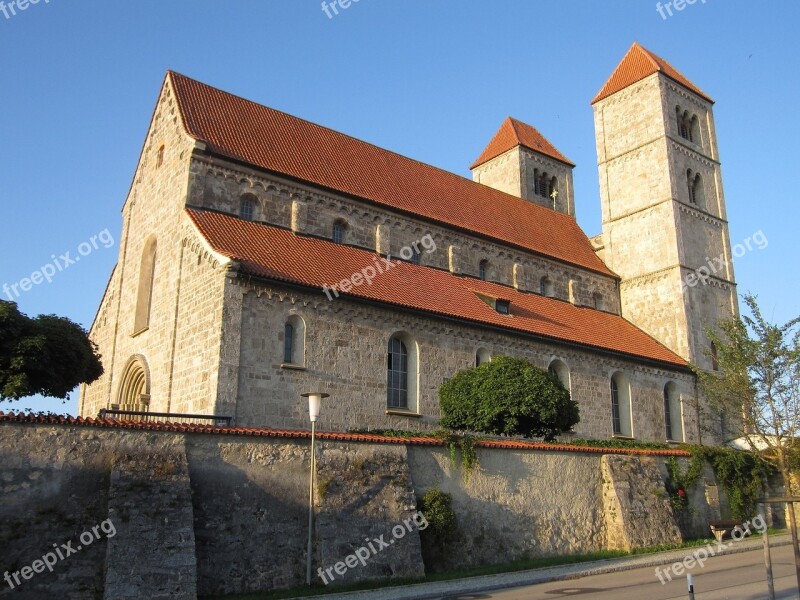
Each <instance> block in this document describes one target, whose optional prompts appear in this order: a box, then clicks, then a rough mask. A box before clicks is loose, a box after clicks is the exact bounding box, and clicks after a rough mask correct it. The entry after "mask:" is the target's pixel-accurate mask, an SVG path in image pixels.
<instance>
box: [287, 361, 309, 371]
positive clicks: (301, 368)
mask: <svg viewBox="0 0 800 600" xmlns="http://www.w3.org/2000/svg"><path fill="white" fill-rule="evenodd" d="M281 369H288V370H290V371H305V370H306V367H305V365H295V364H293V363H281Z"/></svg>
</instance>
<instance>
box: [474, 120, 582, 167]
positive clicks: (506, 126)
mask: <svg viewBox="0 0 800 600" xmlns="http://www.w3.org/2000/svg"><path fill="white" fill-rule="evenodd" d="M517 146H523V147H525V148H528V149H529V150H533V151H534V152H541V153H542V154H545V155H547V156H549V157H550V158H555V159H556V160H557V161H560V162H563V163H565V164H567V165H569V166H571V167H574V166H575V163H573V162H571V161H570V160H569V159H568V158H567V157H566V156H564V155H563V154H561V152H559V151H558V150H557V149H556V147H555V146H553V144H551V143H550V142H549V141H548V139H547V138H546V137H544V136H543V135H542V134H541V133H539V131H538V130H537V129H536V128H535V127H533V126H532V125H528V124H527V123H523V122H522V121H517V120H516V119H514V118H512V117H507V118H506V120H505V121H503V124H502V125H501V126H500V129H498V130H497V133H496V134H494V137H493V138H492V140H491V141H490V142H489V145H488V146H486V148H485V149H484V150H483V152H482V153H481V155H480V156H479V157H478V159H477V160H476V161H475V162H474V163H472V165H470V167H469V168H470V169H474V168H475V167H478V166H480V165H482V164H483V163H486V162H489V161H490V160H492V159H493V158H496V157H498V156H500V155H501V154H504V153H505V152H508V151H509V150H511V149H512V148H516V147H517Z"/></svg>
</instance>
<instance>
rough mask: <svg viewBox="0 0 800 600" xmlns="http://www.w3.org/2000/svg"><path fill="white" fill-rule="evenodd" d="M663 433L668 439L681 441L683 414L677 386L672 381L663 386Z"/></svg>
mask: <svg viewBox="0 0 800 600" xmlns="http://www.w3.org/2000/svg"><path fill="white" fill-rule="evenodd" d="M664 425H665V427H664V433H665V435H666V438H667V439H668V440H670V441H675V442H682V441H683V416H682V415H681V398H680V395H679V394H678V386H676V385H675V384H674V383H673V382H672V381H670V382H669V383H667V385H665V386H664Z"/></svg>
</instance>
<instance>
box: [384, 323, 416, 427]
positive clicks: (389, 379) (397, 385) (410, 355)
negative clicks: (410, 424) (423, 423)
mask: <svg viewBox="0 0 800 600" xmlns="http://www.w3.org/2000/svg"><path fill="white" fill-rule="evenodd" d="M418 352H419V350H418V346H417V343H416V342H415V341H414V340H413V339H412V338H411V337H410V336H409V335H408V334H405V333H396V334H394V335H393V336H391V337H390V338H389V344H388V348H387V363H386V407H387V408H388V409H389V410H401V411H406V410H407V411H411V412H418V402H417V394H418V380H419V377H418V373H419V359H418V356H419V355H418Z"/></svg>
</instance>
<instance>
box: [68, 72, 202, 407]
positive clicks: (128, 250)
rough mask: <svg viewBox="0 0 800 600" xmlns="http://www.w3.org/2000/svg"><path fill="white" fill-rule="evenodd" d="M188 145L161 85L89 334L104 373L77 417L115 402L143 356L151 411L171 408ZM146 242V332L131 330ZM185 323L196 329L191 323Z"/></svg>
mask: <svg viewBox="0 0 800 600" xmlns="http://www.w3.org/2000/svg"><path fill="white" fill-rule="evenodd" d="M194 147H195V144H194V141H192V140H190V139H189V138H188V137H187V136H186V135H185V133H184V132H183V126H182V124H181V122H180V116H179V115H178V109H177V106H176V103H175V99H174V97H173V92H172V90H171V86H170V83H169V81H167V82H166V83H165V85H164V88H163V89H162V92H161V96H160V98H159V100H158V103H157V105H156V109H155V113H154V115H153V120H152V122H151V125H150V129H149V131H148V133H147V137H146V139H145V144H144V147H143V149H142V154H141V158H140V162H139V164H138V166H137V169H136V172H135V174H134V178H133V183H132V185H131V189H130V192H129V195H128V197H127V199H126V201H125V205H124V207H123V210H122V235H121V236H120V237H119V258H118V261H117V265H116V267H115V269H114V272H113V275H112V280H111V282H110V283H109V287H108V290H107V293H106V296H105V297H104V299H103V301H102V303H101V309H100V313H98V316H97V318H96V319H95V323H94V324H93V325H92V327H91V328H90V331H89V334H90V337H91V338H92V339H93V340H95V342H96V343H97V344H98V346H99V351H100V354H101V355H102V359H103V366H104V368H105V373H104V375H103V376H102V377H101V378H100V379H99V380H98V381H96V382H95V383H93V384H92V385H91V386H85V388H84V390H83V394H82V397H81V401H80V409H79V410H80V413H81V414H83V415H97V412H98V411H99V410H100V409H101V408H109V407H110V405H111V404H113V403H118V401H119V393H120V382H121V380H122V375H123V372H124V370H125V368H126V367H127V366H128V363H129V361H130V360H131V359H132V357H134V356H141V357H143V358H144V360H145V361H146V364H147V370H148V371H149V377H148V381H147V393H149V395H150V398H151V400H152V404H151V405H150V410H151V411H156V412H164V411H167V410H168V409H169V408H170V393H171V388H170V386H171V382H172V375H173V367H174V365H173V358H174V357H175V349H176V346H175V342H176V337H178V333H177V331H176V327H177V325H178V324H179V323H180V322H179V321H178V319H177V316H178V313H177V311H179V310H180V309H181V307H180V305H179V303H178V297H179V291H180V289H181V285H182V284H184V283H188V280H187V278H185V277H182V269H183V267H184V264H183V263H184V261H183V259H184V254H183V251H182V250H183V248H184V245H183V239H184V237H185V221H184V216H183V211H184V206H185V201H186V194H187V185H188V182H189V169H190V161H189V157H190V155H191V154H192V152H193V151H194ZM152 240H155V244H156V253H155V267H154V270H153V274H154V277H153V279H154V282H155V283H154V285H153V288H152V296H151V303H150V311H149V313H150V317H149V323H148V326H147V328H146V329H144V330H141V331H135V329H136V327H135V314H136V305H137V296H138V293H139V281H140V278H141V277H142V276H146V275H143V273H142V271H143V268H142V265H143V253H144V250H145V247H146V245H147V244H148V242H151V241H152ZM195 261H197V257H196V256H195ZM213 291H214V290H213V289H211V290H207V291H206V292H204V293H209V292H211V293H213ZM187 325H188V326H189V327H192V326H198V325H197V324H196V323H190V324H187ZM192 360H195V358H194V357H193V358H192ZM204 395H205V394H204ZM178 404H180V402H179V403H178Z"/></svg>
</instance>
